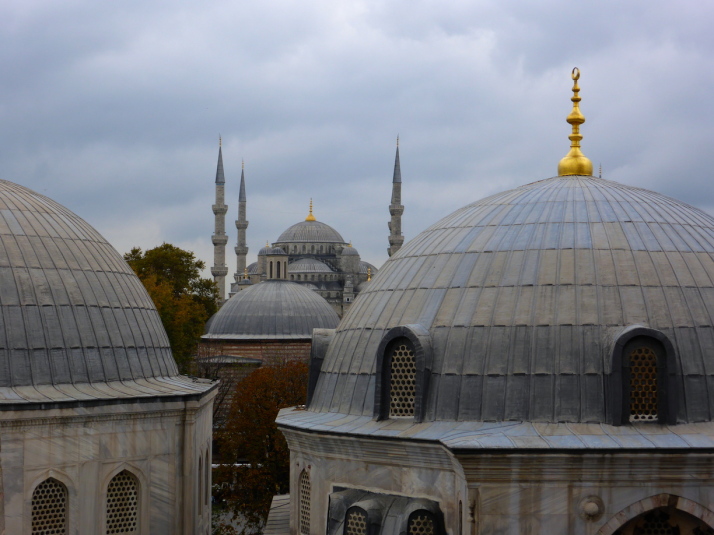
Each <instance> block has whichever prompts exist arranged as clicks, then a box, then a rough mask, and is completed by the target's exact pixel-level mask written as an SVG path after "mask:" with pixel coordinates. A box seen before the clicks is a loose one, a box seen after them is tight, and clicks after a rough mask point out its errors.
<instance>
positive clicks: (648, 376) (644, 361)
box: [609, 326, 677, 425]
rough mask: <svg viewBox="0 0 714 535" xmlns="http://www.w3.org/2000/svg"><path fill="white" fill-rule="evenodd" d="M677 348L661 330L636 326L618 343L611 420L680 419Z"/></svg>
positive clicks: (620, 422) (611, 383) (611, 384)
mask: <svg viewBox="0 0 714 535" xmlns="http://www.w3.org/2000/svg"><path fill="white" fill-rule="evenodd" d="M675 368H676V366H675V355H674V348H673V346H672V344H671V342H670V341H669V339H668V338H667V337H666V336H665V335H664V334H663V333H661V332H660V331H656V330H653V329H648V328H645V327H640V326H635V327H631V328H629V329H626V330H625V331H624V332H623V333H622V334H621V335H620V337H619V338H618V339H617V341H616V343H615V347H614V350H613V359H612V370H611V374H610V380H609V390H610V394H609V397H610V398H611V399H612V401H613V403H612V404H611V407H612V409H611V410H612V412H611V421H612V423H614V424H615V425H624V424H628V423H631V422H632V423H635V422H653V423H660V424H667V423H675V422H676V416H677V411H676V405H675V403H676V395H675V389H676V374H675V372H674V371H675Z"/></svg>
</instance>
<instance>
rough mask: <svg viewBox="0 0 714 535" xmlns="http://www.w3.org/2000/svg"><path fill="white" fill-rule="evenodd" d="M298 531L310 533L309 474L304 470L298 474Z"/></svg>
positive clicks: (304, 534)
mask: <svg viewBox="0 0 714 535" xmlns="http://www.w3.org/2000/svg"><path fill="white" fill-rule="evenodd" d="M298 485H299V487H300V489H299V492H300V533H301V534H302V535H310V490H311V489H310V475H309V474H308V473H307V471H306V470H303V471H302V473H301V474H300V481H299V482H298Z"/></svg>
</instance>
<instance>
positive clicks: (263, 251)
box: [258, 245, 273, 256]
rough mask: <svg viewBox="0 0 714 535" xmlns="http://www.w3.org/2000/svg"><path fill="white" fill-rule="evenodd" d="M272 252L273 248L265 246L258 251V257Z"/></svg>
mask: <svg viewBox="0 0 714 535" xmlns="http://www.w3.org/2000/svg"><path fill="white" fill-rule="evenodd" d="M272 250H273V248H272V247H271V246H270V245H266V246H265V247H263V248H262V249H261V250H260V251H258V256H261V255H266V254H270V251H272Z"/></svg>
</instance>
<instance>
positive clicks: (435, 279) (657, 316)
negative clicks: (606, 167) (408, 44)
mask: <svg viewBox="0 0 714 535" xmlns="http://www.w3.org/2000/svg"><path fill="white" fill-rule="evenodd" d="M712 281H714V219H713V218H712V217H711V216H709V215H707V214H705V213H704V212H702V211H701V210H698V209H697V208H694V207H692V206H689V205H687V204H684V203H682V202H679V201H676V200H673V199H671V198H668V197H665V196H663V195H660V194H657V193H654V192H651V191H647V190H644V189H638V188H634V187H629V186H625V185H621V184H617V183H614V182H610V181H606V180H602V179H597V178H594V177H582V176H574V177H555V178H551V179H547V180H543V181H540V182H535V183H532V184H528V185H525V186H522V187H520V188H517V189H514V190H511V191H506V192H504V193H500V194H497V195H494V196H492V197H489V198H486V199H483V200H481V201H478V202H476V203H473V204H470V205H468V206H466V207H464V208H462V209H460V210H457V211H456V212H454V213H453V214H451V215H449V216H447V217H446V218H444V219H442V220H441V221H439V222H438V223H436V224H435V225H433V226H431V227H430V228H428V229H427V230H425V231H424V232H422V233H421V234H419V235H418V236H417V237H416V238H414V239H413V240H411V241H410V242H408V243H407V244H405V245H404V247H403V248H402V249H401V250H400V251H399V252H398V253H397V254H396V255H394V256H393V257H391V258H390V259H389V260H388V261H387V262H386V264H385V265H384V266H383V267H382V268H381V269H380V270H379V273H378V274H376V275H375V277H374V278H373V280H372V282H371V283H370V284H369V285H367V287H366V288H365V290H364V291H363V292H362V293H361V294H360V295H361V296H360V298H359V299H357V300H356V301H355V303H354V305H353V306H352V308H351V309H350V310H349V312H348V313H347V314H346V315H345V317H344V319H343V320H342V323H341V324H340V326H339V329H338V330H337V333H336V335H335V337H334V339H333V340H332V342H331V344H330V346H329V349H328V351H327V355H326V358H325V361H324V363H323V366H322V372H321V375H320V378H319V381H318V385H317V387H316V391H315V393H314V396H313V398H312V402H311V406H310V410H314V411H336V412H344V413H350V414H364V415H371V414H372V413H373V408H374V389H375V368H376V353H377V349H378V346H379V343H380V341H381V339H382V337H383V336H384V335H385V333H386V332H387V331H388V330H389V329H391V328H393V327H397V326H404V325H408V324H419V325H422V326H423V327H424V328H426V329H427V330H428V332H429V334H430V336H431V344H432V347H433V363H432V367H431V370H430V371H429V372H430V384H429V389H428V397H427V399H426V411H425V419H426V420H477V421H484V420H494V421H503V420H531V421H546V422H558V421H566V422H568V421H569V422H578V421H580V422H603V421H605V407H606V405H607V404H608V403H611V401H608V399H606V398H607V396H606V393H605V386H604V383H605V376H606V375H607V374H609V373H610V372H611V365H612V364H611V362H612V360H611V359H612V352H613V343H614V340H615V337H616V336H617V335H618V333H621V332H622V331H623V329H625V328H627V327H628V326H633V325H641V326H644V327H646V328H651V329H656V330H658V331H660V332H662V333H664V334H665V335H666V336H667V337H668V338H669V340H670V341H671V342H672V344H673V345H674V349H675V351H676V353H677V359H676V363H677V369H676V370H674V372H675V373H676V374H677V377H676V381H677V384H678V389H677V391H678V413H677V419H678V421H702V420H711V419H712V415H713V414H714V334H713V332H712V331H713V329H712V325H713V323H714V321H713V320H714V284H713V282H712ZM709 385H713V386H712V387H710V386H709Z"/></svg>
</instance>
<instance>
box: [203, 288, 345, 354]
mask: <svg viewBox="0 0 714 535" xmlns="http://www.w3.org/2000/svg"><path fill="white" fill-rule="evenodd" d="M339 321H340V319H339V317H338V316H337V314H336V313H335V311H334V310H333V309H332V307H331V306H330V305H329V304H328V303H327V301H325V300H324V299H323V298H322V297H320V296H319V295H317V294H316V293H315V292H313V291H312V290H309V289H307V288H305V287H303V286H301V285H299V284H296V283H294V282H289V281H281V280H269V281H265V282H261V283H260V284H254V285H253V286H249V287H248V288H246V289H245V290H241V291H240V292H238V293H237V294H235V295H234V296H233V297H231V298H230V299H229V300H228V301H227V302H226V303H225V304H224V305H223V306H222V307H221V309H220V310H219V311H218V312H217V313H216V314H215V315H214V316H213V319H212V320H211V323H210V325H209V327H208V330H207V331H206V334H205V335H204V336H203V338H204V339H234V340H237V339H269V338H276V339H289V338H301V339H309V338H311V337H312V330H313V329H319V328H324V329H334V328H335V327H336V326H337V324H338V323H339Z"/></svg>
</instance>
